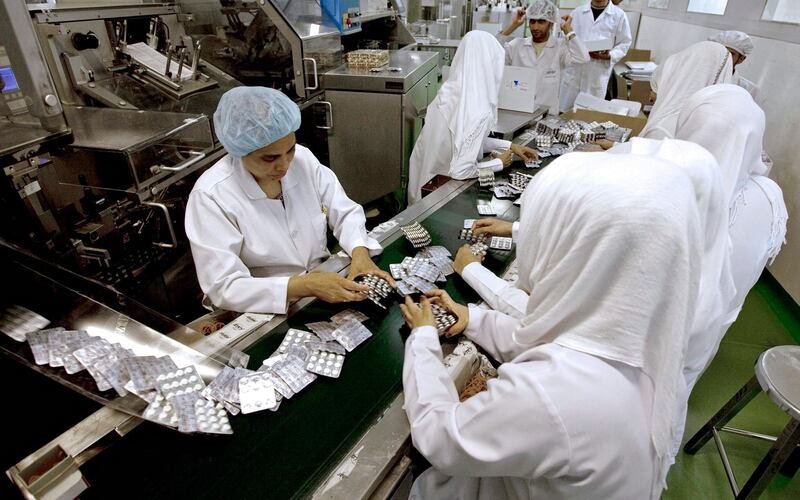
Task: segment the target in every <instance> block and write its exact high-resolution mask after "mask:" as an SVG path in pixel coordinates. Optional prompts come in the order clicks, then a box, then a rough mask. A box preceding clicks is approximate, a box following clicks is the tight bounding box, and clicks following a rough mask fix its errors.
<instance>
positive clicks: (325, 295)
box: [186, 87, 394, 314]
mask: <svg viewBox="0 0 800 500" xmlns="http://www.w3.org/2000/svg"><path fill="white" fill-rule="evenodd" d="M214 127H215V130H216V133H217V136H218V137H219V141H220V142H221V143H222V145H223V146H224V147H225V150H226V151H227V152H228V154H227V155H226V156H224V157H223V158H222V159H221V160H219V161H218V162H217V163H216V164H214V165H213V166H212V167H211V168H210V169H208V171H206V172H205V173H204V174H203V175H202V176H200V178H199V179H198V180H197V183H196V184H195V186H194V189H193V190H192V193H191V194H190V196H189V202H188V204H187V207H186V234H187V236H188V237H189V241H190V243H191V248H192V256H193V257H194V262H195V266H196V267H197V277H198V281H199V282H200V287H201V288H202V289H203V292H204V293H205V294H206V300H204V303H206V305H209V304H207V301H210V302H211V304H213V305H214V306H216V307H219V308H222V309H228V310H231V311H239V312H245V311H247V312H260V313H279V314H282V313H285V312H286V310H287V308H288V304H289V303H290V302H291V301H293V300H295V299H298V298H301V297H309V296H314V297H317V298H319V299H322V300H324V301H326V302H347V301H357V300H362V299H364V298H365V297H366V296H365V295H364V294H363V292H365V291H367V290H368V288H367V287H366V286H365V285H361V284H358V283H356V282H355V281H353V278H355V277H356V276H359V275H362V274H366V273H373V274H376V275H379V276H381V277H383V278H385V279H386V280H388V281H389V282H390V283H392V284H394V281H393V280H392V278H391V276H389V275H388V274H387V273H385V272H384V271H381V270H379V269H378V268H377V267H376V266H375V263H374V262H372V259H371V255H375V254H377V253H379V252H380V251H381V250H382V249H381V246H380V245H379V244H378V242H376V241H375V240H374V239H372V238H370V237H369V236H368V235H367V231H366V229H365V227H364V223H365V218H364V210H363V209H362V208H361V206H360V205H358V204H356V203H355V202H353V201H352V200H350V198H348V197H347V195H346V194H345V192H344V189H342V186H341V184H339V180H338V179H337V178H336V175H335V174H334V173H333V172H332V171H331V170H330V169H329V168H327V167H325V166H323V165H322V164H320V162H319V161H318V160H317V158H316V157H315V156H314V154H313V153H312V152H311V151H310V150H308V149H307V148H305V147H303V146H301V145H299V144H297V142H296V139H295V134H294V132H295V131H296V130H297V129H298V128H299V127H300V109H299V108H298V107H297V105H296V104H295V103H294V102H292V101H291V100H290V99H289V98H288V97H286V96H285V95H284V94H282V93H281V92H279V91H277V90H274V89H269V88H265V87H238V88H234V89H231V90H229V91H228V92H226V93H225V94H224V95H223V96H222V99H220V102H219V105H218V106H217V110H216V112H215V113H214ZM329 227H330V228H331V229H332V230H333V234H334V236H336V238H337V239H338V240H339V244H340V245H341V246H342V248H343V249H344V250H345V251H346V252H347V253H348V254H350V256H351V258H352V262H351V264H350V271H349V274H348V276H347V278H345V277H343V276H340V275H339V274H337V273H331V272H309V271H312V269H313V268H314V267H316V266H317V265H319V264H320V263H321V262H322V261H324V260H325V259H327V258H328V257H329V256H330V253H329V252H328V248H327V238H326V236H327V229H328V228H329Z"/></svg>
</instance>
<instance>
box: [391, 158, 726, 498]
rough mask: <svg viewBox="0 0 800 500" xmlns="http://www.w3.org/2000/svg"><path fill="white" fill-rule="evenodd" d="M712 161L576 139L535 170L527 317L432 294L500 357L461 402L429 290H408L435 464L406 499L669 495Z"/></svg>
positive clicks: (417, 383) (409, 388) (426, 435)
mask: <svg viewBox="0 0 800 500" xmlns="http://www.w3.org/2000/svg"><path fill="white" fill-rule="evenodd" d="M643 166H644V167H647V168H642V167H643ZM714 173H715V172H714V171H713V169H708V170H704V171H701V172H698V173H696V174H695V175H694V178H693V177H691V176H690V175H689V174H688V173H687V172H686V171H683V170H681V169H677V168H675V167H674V165H672V164H671V163H670V162H669V161H667V160H662V159H658V158H647V159H642V158H639V157H636V156H634V155H629V156H628V157H625V156H624V155H623V156H618V157H614V155H609V154H580V153H576V154H568V155H565V156H563V157H561V158H559V159H557V160H556V161H554V162H553V163H552V164H551V165H550V166H548V167H547V169H545V170H544V171H543V172H542V173H540V174H539V175H537V176H536V177H535V178H534V179H533V181H531V184H530V185H529V186H528V188H527V189H526V191H525V193H524V194H523V197H522V218H521V221H520V223H521V230H520V235H521V241H520V243H519V246H518V250H517V258H518V262H519V286H520V287H521V288H522V289H523V290H524V291H525V292H526V293H528V294H530V297H529V300H528V304H527V307H526V314H525V316H524V318H522V319H521V320H520V319H517V318H512V317H510V316H508V315H505V314H503V313H500V312H497V311H490V310H486V309H482V308H478V307H475V306H474V305H470V306H469V307H466V306H463V305H460V304H457V303H455V302H454V301H453V300H452V299H451V298H450V297H449V296H448V295H447V294H446V293H445V292H443V291H440V290H434V291H432V292H429V293H428V296H429V297H430V298H431V299H432V300H433V301H434V302H438V303H439V304H440V305H442V306H443V307H445V308H447V309H449V310H450V311H452V312H454V313H455V314H456V316H457V317H458V322H457V323H456V324H455V325H453V326H452V327H451V330H449V331H448V334H455V333H459V332H463V333H464V334H465V335H466V337H467V338H468V339H470V340H472V341H474V342H475V343H476V344H478V345H480V346H481V347H482V348H483V349H484V350H485V351H486V352H487V353H488V354H489V355H491V356H492V357H494V358H495V359H496V360H497V361H499V362H500V363H502V364H501V365H500V367H499V368H498V377H497V379H494V380H490V381H489V383H488V387H487V389H486V390H485V391H484V392H481V393H478V394H477V395H475V396H472V397H471V398H469V399H467V400H465V401H463V402H459V396H458V392H457V390H456V387H455V386H454V383H453V381H452V380H451V378H450V376H449V375H448V372H447V369H446V368H445V366H444V365H443V363H442V350H441V346H440V345H439V339H438V335H437V331H436V329H435V328H434V326H433V325H434V322H433V316H432V313H431V311H430V304H429V302H428V301H427V300H425V299H422V301H421V307H419V306H417V305H415V304H413V303H412V302H411V301H410V299H408V300H406V303H405V304H404V305H403V306H402V307H401V308H402V311H403V315H404V317H405V319H406V322H407V323H408V325H409V327H410V328H412V331H411V335H410V336H409V338H408V340H407V341H406V348H405V349H406V350H405V363H404V366H403V393H404V397H405V409H406V413H407V414H408V420H409V423H410V426H411V437H412V441H413V443H414V446H415V447H416V448H417V449H418V450H419V451H420V452H421V454H422V455H423V456H424V457H425V458H426V459H427V460H428V461H429V462H430V463H431V466H432V468H431V469H429V470H427V471H425V472H424V473H423V474H422V475H420V476H419V477H418V478H417V480H416V482H415V483H414V485H413V486H412V492H411V496H410V498H415V499H416V498H420V499H426V498H458V499H462V500H463V499H472V498H637V499H656V498H659V496H660V493H661V491H662V490H663V488H664V486H665V481H666V476H667V471H668V470H669V466H670V464H671V462H672V458H673V454H672V453H673V452H672V448H671V444H672V439H673V433H674V431H675V429H674V422H675V418H676V416H677V415H678V412H679V408H678V404H679V399H677V395H679V394H680V391H681V389H682V384H683V377H682V376H681V369H682V365H683V349H684V342H685V339H686V334H687V327H688V325H689V324H690V323H691V322H692V319H693V313H694V298H695V297H696V295H697V288H698V284H697V274H698V273H699V266H700V254H701V248H702V232H701V227H700V224H701V219H702V211H703V210H705V206H706V205H708V204H715V205H720V204H721V196H713V193H714V191H713V188H714V186H713V182H712V181H713V180H716V182H717V187H719V178H718V177H713V174H714ZM703 174H707V175H706V176H705V177H704V176H703ZM716 194H717V195H719V194H720V192H719V191H716ZM701 203H702V204H703V205H704V206H702V207H701V206H700V204H701ZM587 409H590V410H589V411H587Z"/></svg>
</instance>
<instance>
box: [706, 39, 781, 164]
mask: <svg viewBox="0 0 800 500" xmlns="http://www.w3.org/2000/svg"><path fill="white" fill-rule="evenodd" d="M708 40H709V41H711V42H717V43H721V44H722V45H724V46H725V48H726V49H728V52H730V54H731V59H732V60H733V81H732V82H731V83H733V84H734V85H738V86H740V87H742V88H743V89H745V90H746V91H748V92H749V93H750V95H751V96H752V97H753V101H755V103H756V104H758V106H759V107H760V108H762V109H763V108H764V99H763V96H762V95H761V91H760V90H759V88H758V85H756V84H755V83H753V82H751V81H750V80H748V79H747V78H744V77H743V76H742V75H741V74H739V73H737V72H736V66H738V65H740V64H741V63H743V62H744V60H745V59H747V57H748V56H749V55H750V54H751V53H752V52H753V48H754V46H753V41H752V40H751V39H750V37H749V36H748V35H747V33H744V32H742V31H720V32H719V33H717V34H715V35H711V36H710V37H708ZM761 161H762V162H764V165H766V167H767V173H766V174H764V175H765V176H766V175H767V174H769V171H770V170H772V158H770V157H769V155H768V154H767V151H766V150H765V149H762V150H761Z"/></svg>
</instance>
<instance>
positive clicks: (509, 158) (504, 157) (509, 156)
mask: <svg viewBox="0 0 800 500" xmlns="http://www.w3.org/2000/svg"><path fill="white" fill-rule="evenodd" d="M497 159H498V160H500V161H501V162H503V168H508V167H509V166H511V162H513V161H514V152H513V151H511V150H510V149H507V150H505V151H503V153H501V154H500V155H498V156H497Z"/></svg>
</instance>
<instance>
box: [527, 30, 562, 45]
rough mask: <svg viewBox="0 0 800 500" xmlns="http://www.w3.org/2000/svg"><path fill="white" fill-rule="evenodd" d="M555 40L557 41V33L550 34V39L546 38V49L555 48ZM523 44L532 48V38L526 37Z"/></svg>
mask: <svg viewBox="0 0 800 500" xmlns="http://www.w3.org/2000/svg"><path fill="white" fill-rule="evenodd" d="M557 40H558V33H557V32H556V33H550V37H548V39H547V44H546V45H545V47H548V48H550V47H555V46H556V41H557ZM524 44H525V45H527V46H528V47H533V37H532V36H529V37H526V38H525V41H524Z"/></svg>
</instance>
